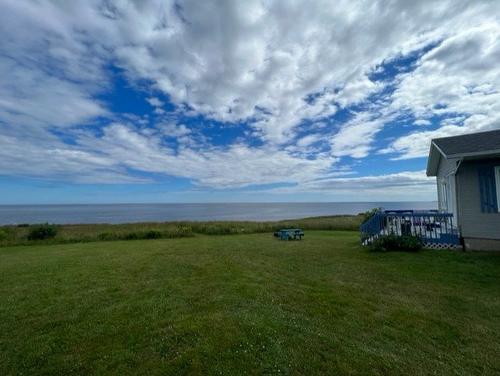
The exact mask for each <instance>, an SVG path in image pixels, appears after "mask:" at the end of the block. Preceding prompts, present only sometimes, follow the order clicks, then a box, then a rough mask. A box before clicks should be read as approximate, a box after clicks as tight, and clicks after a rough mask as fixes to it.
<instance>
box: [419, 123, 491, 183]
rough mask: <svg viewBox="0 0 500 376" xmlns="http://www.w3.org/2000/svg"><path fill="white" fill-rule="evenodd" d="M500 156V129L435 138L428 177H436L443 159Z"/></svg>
mask: <svg viewBox="0 0 500 376" xmlns="http://www.w3.org/2000/svg"><path fill="white" fill-rule="evenodd" d="M494 155H500V129H499V130H494V131H489V132H480V133H471V134H464V135H461V136H452V137H443V138H435V139H433V140H432V141H431V148H430V151H429V159H428V160H427V176H436V174H437V169H438V166H439V161H440V159H441V158H446V159H450V158H459V159H470V158H480V157H487V156H494Z"/></svg>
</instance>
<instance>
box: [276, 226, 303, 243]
mask: <svg viewBox="0 0 500 376" xmlns="http://www.w3.org/2000/svg"><path fill="white" fill-rule="evenodd" d="M274 236H275V237H277V238H280V239H281V240H302V237H303V236H304V231H302V229H300V228H285V229H281V230H278V231H276V232H275V233H274Z"/></svg>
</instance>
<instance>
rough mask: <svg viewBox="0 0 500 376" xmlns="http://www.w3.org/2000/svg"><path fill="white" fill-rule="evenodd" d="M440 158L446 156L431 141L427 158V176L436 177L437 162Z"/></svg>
mask: <svg viewBox="0 0 500 376" xmlns="http://www.w3.org/2000/svg"><path fill="white" fill-rule="evenodd" d="M441 156H443V157H444V158H446V155H445V154H444V153H443V151H442V150H441V149H440V148H439V147H438V146H437V145H436V144H435V143H434V141H431V147H430V149H429V158H427V170H426V175H427V176H429V177H430V176H437V172H438V167H439V160H440V159H441Z"/></svg>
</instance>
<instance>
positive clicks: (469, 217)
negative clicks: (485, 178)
mask: <svg viewBox="0 0 500 376" xmlns="http://www.w3.org/2000/svg"><path fill="white" fill-rule="evenodd" d="M490 162H491V161H490ZM493 162H494V163H495V164H497V163H498V165H499V166H500V159H497V160H494V161H493ZM480 163H481V162H464V163H462V164H461V166H460V169H459V171H458V174H457V188H458V197H459V207H458V212H459V218H460V224H461V232H462V236H463V237H465V238H482V239H500V213H483V212H481V198H480V193H479V175H478V170H477V169H478V166H479V165H480Z"/></svg>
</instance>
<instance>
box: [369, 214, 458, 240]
mask: <svg viewBox="0 0 500 376" xmlns="http://www.w3.org/2000/svg"><path fill="white" fill-rule="evenodd" d="M360 232H361V242H362V244H364V245H369V244H371V243H372V242H373V241H374V240H375V239H377V238H379V237H380V236H384V235H396V236H404V235H411V236H416V237H419V238H420V239H421V240H422V243H424V246H426V247H432V248H451V247H457V246H459V245H460V234H459V232H458V229H457V227H456V226H455V224H454V223H453V214H451V213H442V212H438V211H434V210H431V211H416V210H386V211H382V210H380V211H377V212H376V213H375V214H374V215H373V216H372V217H371V218H370V219H368V220H367V221H366V222H364V223H363V224H362V225H361V227H360Z"/></svg>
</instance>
